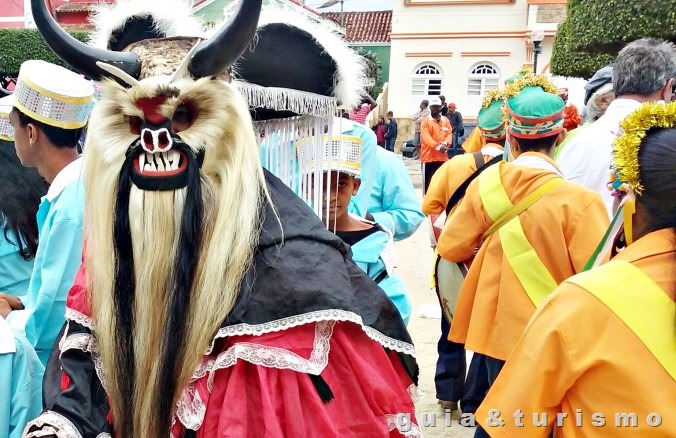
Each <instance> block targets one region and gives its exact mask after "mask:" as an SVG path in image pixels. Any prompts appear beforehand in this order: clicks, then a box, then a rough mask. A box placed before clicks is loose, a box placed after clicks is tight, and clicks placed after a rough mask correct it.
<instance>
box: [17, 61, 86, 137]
mask: <svg viewBox="0 0 676 438" xmlns="http://www.w3.org/2000/svg"><path fill="white" fill-rule="evenodd" d="M13 97H14V106H15V107H16V108H17V109H18V110H19V111H21V112H22V113H23V114H25V115H27V116H28V117H31V118H32V119H35V120H37V121H38V122H42V123H44V124H46V125H50V126H54V127H57V128H62V129H77V128H82V127H83V126H85V125H86V124H87V121H88V120H89V115H90V114H91V111H92V108H93V107H94V87H93V86H92V84H91V82H89V81H87V80H86V79H84V78H83V77H82V76H80V75H78V74H76V73H73V72H72V71H70V70H66V69H65V68H63V67H59V66H58V65H54V64H50V63H49V62H45V61H26V62H24V63H23V64H21V69H20V70H19V78H18V79H17V82H16V87H15V88H14V95H13Z"/></svg>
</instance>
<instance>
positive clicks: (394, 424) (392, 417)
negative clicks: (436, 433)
mask: <svg viewBox="0 0 676 438" xmlns="http://www.w3.org/2000/svg"><path fill="white" fill-rule="evenodd" d="M413 417H414V416H413V414H387V415H385V419H386V420H387V427H388V429H389V430H390V432H392V431H393V430H398V431H399V433H400V434H402V435H403V436H405V437H408V438H422V436H423V434H422V430H420V427H419V426H418V425H417V424H415V423H414V422H413V420H412V419H411V418H413Z"/></svg>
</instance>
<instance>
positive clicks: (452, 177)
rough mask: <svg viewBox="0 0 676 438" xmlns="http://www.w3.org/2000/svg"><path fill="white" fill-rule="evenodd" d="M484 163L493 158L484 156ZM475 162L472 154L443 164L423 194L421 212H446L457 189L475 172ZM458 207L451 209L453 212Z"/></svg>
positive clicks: (429, 213) (457, 157) (431, 213)
mask: <svg viewBox="0 0 676 438" xmlns="http://www.w3.org/2000/svg"><path fill="white" fill-rule="evenodd" d="M493 146H495V147H497V148H500V149H502V146H500V145H497V144H493ZM483 157H484V163H488V162H489V161H490V160H492V159H493V157H491V156H489V155H484V156H483ZM476 170H477V169H476V162H475V161H474V155H473V154H468V153H466V154H463V155H456V156H455V157H453V158H451V160H450V161H448V162H446V163H444V165H443V166H441V167H440V168H439V170H437V171H436V172H435V173H434V176H433V177H432V181H431V182H430V186H429V187H428V188H427V192H425V199H423V203H422V211H423V213H425V214H426V215H433V214H441V213H443V212H444V211H446V205H448V201H449V200H450V199H451V196H453V193H455V191H456V190H458V187H460V186H461V185H462V184H463V183H464V182H465V180H466V179H467V178H469V177H470V176H472V174H473V173H474V172H476ZM457 206H458V205H456V206H455V207H453V210H451V212H453V211H454V210H455V209H456V208H457Z"/></svg>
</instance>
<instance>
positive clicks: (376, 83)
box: [356, 47, 383, 99]
mask: <svg viewBox="0 0 676 438" xmlns="http://www.w3.org/2000/svg"><path fill="white" fill-rule="evenodd" d="M356 51H357V53H358V54H359V55H360V56H362V57H363V58H364V59H365V60H366V64H367V76H368V78H369V79H370V80H371V83H372V84H373V85H371V86H370V87H369V88H368V89H367V90H366V91H367V93H368V94H369V95H370V96H371V97H373V98H374V99H376V98H378V95H380V93H382V91H383V64H382V62H380V58H379V57H378V55H377V54H375V53H373V52H372V51H370V50H366V49H363V48H361V47H359V48H358V49H357V50H356Z"/></svg>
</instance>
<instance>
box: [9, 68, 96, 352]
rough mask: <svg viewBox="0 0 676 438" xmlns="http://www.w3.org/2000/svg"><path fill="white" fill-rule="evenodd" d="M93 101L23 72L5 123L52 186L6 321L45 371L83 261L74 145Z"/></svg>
mask: <svg viewBox="0 0 676 438" xmlns="http://www.w3.org/2000/svg"><path fill="white" fill-rule="evenodd" d="M93 95H94V89H93V87H92V86H91V84H90V83H89V82H88V81H86V80H85V79H83V78H82V77H80V76H79V75H77V74H75V73H73V72H71V71H68V70H66V69H64V68H62V67H58V66H56V65H53V64H50V63H47V62H43V61H26V62H25V63H24V64H23V65H22V66H21V71H20V72H19V78H18V80H17V85H16V88H15V91H14V109H13V110H12V112H11V113H10V121H11V123H12V126H13V128H14V143H15V147H16V152H17V155H18V157H19V159H20V160H21V163H22V164H23V165H24V166H26V167H36V168H37V170H38V172H39V173H40V175H41V176H42V177H43V178H44V179H45V180H46V181H47V182H48V183H49V184H50V187H49V191H48V192H47V195H46V196H45V197H43V198H42V202H41V204H40V207H39V209H38V213H37V221H38V228H39V244H38V251H37V255H36V257H35V264H34V267H33V273H32V276H31V281H30V285H29V287H28V294H27V295H26V297H25V300H23V306H25V310H22V311H19V312H12V313H11V314H10V315H9V316H8V322H9V323H10V325H11V326H12V327H14V328H16V329H18V330H20V331H24V332H25V335H26V338H27V339H28V341H29V342H30V343H31V345H32V346H33V347H34V348H35V351H36V352H37V354H38V356H39V358H40V361H41V362H42V364H43V365H45V364H46V363H47V359H48V358H49V354H50V352H51V350H52V347H53V345H54V342H55V341H56V336H57V334H58V333H59V330H60V329H61V327H62V326H63V323H64V321H65V309H66V297H67V295H68V290H69V289H70V286H71V285H72V283H73V278H74V277H75V273H76V271H77V268H78V266H79V265H80V261H81V258H82V220H83V211H84V190H83V188H82V185H81V182H80V174H81V168H82V160H81V159H80V157H79V154H78V151H77V149H76V146H77V141H78V139H79V137H80V134H81V128H83V127H84V126H85V124H86V123H87V121H88V118H89V114H90V113H91V109H92V107H93V104H94V101H93ZM14 310H18V309H14Z"/></svg>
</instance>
